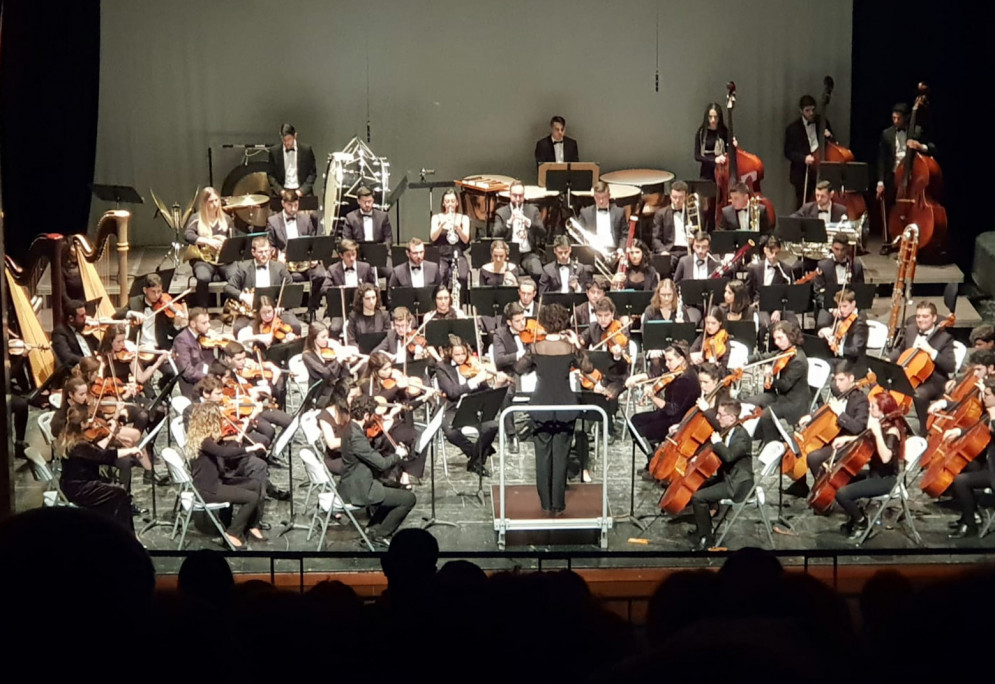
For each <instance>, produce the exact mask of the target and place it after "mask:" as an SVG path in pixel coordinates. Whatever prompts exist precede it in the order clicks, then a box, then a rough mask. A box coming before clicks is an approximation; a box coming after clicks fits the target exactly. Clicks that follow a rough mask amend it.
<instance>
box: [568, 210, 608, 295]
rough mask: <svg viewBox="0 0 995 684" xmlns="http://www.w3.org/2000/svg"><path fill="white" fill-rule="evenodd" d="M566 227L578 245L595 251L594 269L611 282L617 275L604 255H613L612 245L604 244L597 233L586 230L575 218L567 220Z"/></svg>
mask: <svg viewBox="0 0 995 684" xmlns="http://www.w3.org/2000/svg"><path fill="white" fill-rule="evenodd" d="M565 227H566V229H567V234H568V235H570V238H571V239H572V240H574V241H575V242H576V243H577V244H580V245H584V246H585V247H591V248H592V249H594V250H595V254H594V268H596V269H597V270H598V273H600V274H601V275H603V276H604V277H605V278H608V280H609V281H610V280H611V279H612V277H613V276H614V275H615V272H614V271H613V270H612V269H611V267H610V266H609V265H608V263H607V262H606V261H605V260H604V258H603V257H602V255H603V254H606V253H611V251H612V250H613V247H612V245H605V244H603V240H601V238H600V237H598V235H597V234H596V233H593V232H592V231H588V230H585V229H584V226H582V225H580V221H578V220H577V219H575V218H573V217H570V218H568V219H567V222H566V225H565Z"/></svg>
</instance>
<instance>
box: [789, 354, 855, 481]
mask: <svg viewBox="0 0 995 684" xmlns="http://www.w3.org/2000/svg"><path fill="white" fill-rule="evenodd" d="M856 368H857V367H856V365H855V364H853V363H851V362H850V361H848V360H843V361H840V362H839V364H837V366H836V372H835V373H834V374H833V384H832V392H833V396H832V397H830V398H829V401H827V402H826V404H827V405H828V406H829V410H830V411H832V412H833V413H835V414H836V423H837V424H838V425H839V428H840V431H839V436H838V437H836V439H835V440H833V442H832V444H831V445H829V446H825V447H822V448H821V449H816V450H814V451H811V452H809V454H808V458H807V462H808V472H810V473H812V476H813V477H818V476H819V473H820V472H822V464H823V463H825V462H826V461H828V460H829V457H830V456H832V454H833V449H834V448H835V447H840V446H843V445H844V444H845V443H846V442H845V440H842V439H841V438H845V437H848V436H853V435H859V434H860V433H861V432H863V431H864V430H865V429H867V417H868V415H869V411H870V403H869V401H868V399H867V395H866V394H864V393H863V392H862V391H860V390H859V389H857V388H856V386H857V378H859V377H863V375H862V374H858V373H856ZM811 420H812V416H811V414H806V415H804V416H802V417H801V418H799V419H798V427H799V429H804V428H805V427H806V426H807V425H808V424H809V423H810V422H811ZM785 491H787V492H788V493H789V494H794V495H795V496H808V491H809V488H808V482H807V481H806V479H805V477H802V478H800V479H799V480H798V481H797V482H795V483H794V484H793V485H791V486H790V487H789V488H788V489H787V490H785Z"/></svg>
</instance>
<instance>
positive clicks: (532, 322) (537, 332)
mask: <svg viewBox="0 0 995 684" xmlns="http://www.w3.org/2000/svg"><path fill="white" fill-rule="evenodd" d="M518 336H519V337H520V338H521V339H522V344H535V343H536V342H539V341H540V340H544V339H546V331H545V330H543V328H542V326H541V325H539V321H537V320H536V319H534V318H530V319H528V320H527V321H525V330H523V331H522V332H520V333H519V334H518Z"/></svg>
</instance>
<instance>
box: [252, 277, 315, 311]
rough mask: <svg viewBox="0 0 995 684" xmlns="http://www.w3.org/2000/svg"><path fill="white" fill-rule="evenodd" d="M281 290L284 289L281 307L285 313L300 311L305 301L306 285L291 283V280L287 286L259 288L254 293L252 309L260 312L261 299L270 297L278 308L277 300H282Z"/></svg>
mask: <svg viewBox="0 0 995 684" xmlns="http://www.w3.org/2000/svg"><path fill="white" fill-rule="evenodd" d="M281 288H282V289H283V301H281V302H280V306H282V307H283V309H284V311H291V310H293V309H299V308H300V307H301V304H302V303H303V301H304V283H291V282H290V281H289V280H288V281H287V284H286V285H270V286H269V287H257V288H256V289H255V291H254V292H253V293H252V308H253V309H255V310H256V311H258V310H259V299H260V297H269V298H270V301H272V302H273V306H276V303H277V300H278V299H280V290H281Z"/></svg>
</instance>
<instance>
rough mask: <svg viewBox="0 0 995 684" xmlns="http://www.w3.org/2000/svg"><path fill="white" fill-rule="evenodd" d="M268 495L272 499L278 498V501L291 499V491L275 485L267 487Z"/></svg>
mask: <svg viewBox="0 0 995 684" xmlns="http://www.w3.org/2000/svg"><path fill="white" fill-rule="evenodd" d="M266 496H268V497H269V498H271V499H276V500H277V501H290V492H288V491H286V490H283V489H277V488H276V487H274V486H273V485H270V486H269V487H267V488H266Z"/></svg>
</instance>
